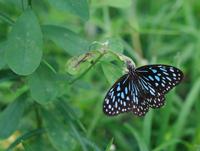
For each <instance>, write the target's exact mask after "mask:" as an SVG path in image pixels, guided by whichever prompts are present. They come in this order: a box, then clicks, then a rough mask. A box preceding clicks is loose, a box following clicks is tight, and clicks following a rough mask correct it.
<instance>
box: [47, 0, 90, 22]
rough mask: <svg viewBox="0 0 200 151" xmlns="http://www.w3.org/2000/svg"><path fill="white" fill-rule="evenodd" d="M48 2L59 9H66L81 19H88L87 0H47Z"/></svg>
mask: <svg viewBox="0 0 200 151" xmlns="http://www.w3.org/2000/svg"><path fill="white" fill-rule="evenodd" d="M49 3H50V4H51V5H52V6H53V7H56V8H58V9H59V10H62V11H67V12H70V13H72V14H74V15H77V16H79V17H80V18H81V19H82V20H83V21H86V20H88V19H89V8H88V3H87V0H59V1H55V0H49Z"/></svg>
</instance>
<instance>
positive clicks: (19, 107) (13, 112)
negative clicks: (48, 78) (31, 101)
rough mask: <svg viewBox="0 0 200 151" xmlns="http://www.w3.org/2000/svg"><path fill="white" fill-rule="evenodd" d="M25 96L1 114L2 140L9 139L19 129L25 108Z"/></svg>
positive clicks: (0, 136)
mask: <svg viewBox="0 0 200 151" xmlns="http://www.w3.org/2000/svg"><path fill="white" fill-rule="evenodd" d="M25 99H26V98H25V95H22V96H20V97H18V98H17V99H16V100H15V101H14V102H13V103H11V104H9V106H8V107H7V108H6V109H5V110H4V111H3V112H2V113H1V114H0V139H5V138H7V137H9V136H10V135H11V134H12V133H13V132H14V131H15V130H17V128H18V124H19V122H20V119H21V118H22V115H23V113H24V108H25V105H26V103H25Z"/></svg>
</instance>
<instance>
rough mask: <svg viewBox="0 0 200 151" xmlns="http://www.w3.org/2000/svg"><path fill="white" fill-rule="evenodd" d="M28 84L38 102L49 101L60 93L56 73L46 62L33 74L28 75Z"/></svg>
mask: <svg viewBox="0 0 200 151" xmlns="http://www.w3.org/2000/svg"><path fill="white" fill-rule="evenodd" d="M28 84H29V87H30V90H31V96H32V97H33V99H35V101H37V102H38V103H41V104H45V103H49V102H51V101H53V100H54V99H55V98H56V96H57V94H58V89H59V88H58V82H57V78H56V74H55V73H54V72H53V71H52V70H51V69H50V68H49V67H48V66H47V65H46V64H43V63H42V64H41V65H40V66H39V68H38V69H37V70H36V71H35V72H34V73H33V74H31V75H30V76H28Z"/></svg>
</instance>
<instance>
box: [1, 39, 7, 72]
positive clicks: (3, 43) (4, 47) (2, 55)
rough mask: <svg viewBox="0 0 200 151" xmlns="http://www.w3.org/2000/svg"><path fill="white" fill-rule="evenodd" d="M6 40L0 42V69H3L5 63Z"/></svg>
mask: <svg viewBox="0 0 200 151" xmlns="http://www.w3.org/2000/svg"><path fill="white" fill-rule="evenodd" d="M6 46H7V45H6V42H2V43H0V69H2V68H3V67H4V66H5V65H6V62H5V50H6Z"/></svg>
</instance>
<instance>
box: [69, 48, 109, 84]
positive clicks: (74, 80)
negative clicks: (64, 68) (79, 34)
mask: <svg viewBox="0 0 200 151" xmlns="http://www.w3.org/2000/svg"><path fill="white" fill-rule="evenodd" d="M104 54H105V53H104V52H103V53H101V54H100V55H99V57H98V58H97V59H96V60H95V61H94V62H93V63H92V64H91V65H90V66H89V68H88V69H86V70H85V71H84V72H83V73H82V74H81V75H80V76H78V77H77V78H75V79H73V80H72V81H70V82H69V84H73V83H74V82H76V81H77V80H78V79H80V78H82V77H83V76H84V75H85V74H86V73H87V72H88V71H90V69H91V68H92V67H93V66H94V65H95V64H96V63H97V62H98V61H99V60H100V59H101V58H102V57H103V55H104Z"/></svg>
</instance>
